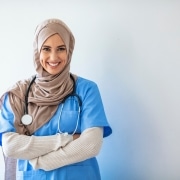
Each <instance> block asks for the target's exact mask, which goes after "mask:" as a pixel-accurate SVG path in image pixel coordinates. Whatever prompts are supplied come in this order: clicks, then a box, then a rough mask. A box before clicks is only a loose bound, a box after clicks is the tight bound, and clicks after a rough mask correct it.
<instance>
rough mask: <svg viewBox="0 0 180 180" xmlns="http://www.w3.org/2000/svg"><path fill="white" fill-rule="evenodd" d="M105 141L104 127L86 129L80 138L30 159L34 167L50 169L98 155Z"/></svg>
mask: <svg viewBox="0 0 180 180" xmlns="http://www.w3.org/2000/svg"><path fill="white" fill-rule="evenodd" d="M102 142H103V129H102V128H99V127H94V128H89V129H86V130H85V131H84V132H82V134H81V135H80V137H79V138H77V139H76V140H74V141H71V142H70V143H69V144H67V145H66V146H65V147H62V148H60V149H58V150H57V151H53V152H50V153H48V154H46V155H43V156H40V157H38V158H35V159H32V160H30V161H29V162H30V164H31V165H32V166H33V168H34V169H43V170H46V171H50V170H53V169H56V168H59V167H62V166H65V165H68V164H72V163H77V162H80V161H83V160H86V159H89V158H91V157H94V156H96V155H97V154H98V153H99V151H100V148H101V145H102Z"/></svg>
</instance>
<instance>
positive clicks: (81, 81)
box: [76, 76, 97, 88]
mask: <svg viewBox="0 0 180 180" xmlns="http://www.w3.org/2000/svg"><path fill="white" fill-rule="evenodd" d="M76 87H77V88H79V87H84V88H92V87H97V84H96V83H95V82H94V81H92V80H89V79H86V78H83V77H80V76H78V78H77V80H76Z"/></svg>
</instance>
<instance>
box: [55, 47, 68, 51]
mask: <svg viewBox="0 0 180 180" xmlns="http://www.w3.org/2000/svg"><path fill="white" fill-rule="evenodd" d="M57 50H58V51H65V50H66V47H65V46H61V47H58V48H57Z"/></svg>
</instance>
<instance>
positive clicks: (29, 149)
mask: <svg viewBox="0 0 180 180" xmlns="http://www.w3.org/2000/svg"><path fill="white" fill-rule="evenodd" d="M72 140H73V136H71V135H66V136H64V135H63V134H56V135H52V136H26V135H20V134H18V133H14V132H9V133H4V134H3V136H2V148H3V151H4V154H5V156H7V157H12V158H17V159H26V160H29V159H32V158H36V157H38V156H42V155H44V154H47V153H49V152H51V151H55V150H57V149H59V148H60V147H63V146H65V145H66V144H67V143H69V142H70V141H72Z"/></svg>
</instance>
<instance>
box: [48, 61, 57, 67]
mask: <svg viewBox="0 0 180 180" xmlns="http://www.w3.org/2000/svg"><path fill="white" fill-rule="evenodd" d="M48 64H49V65H50V66H52V67H55V66H58V65H59V63H50V62H49V63H48Z"/></svg>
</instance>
